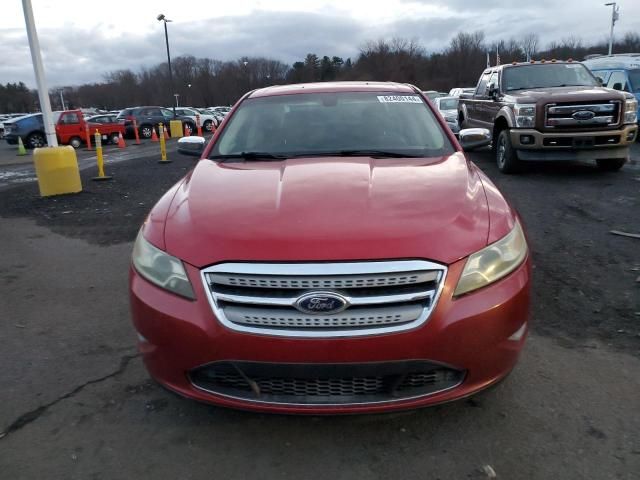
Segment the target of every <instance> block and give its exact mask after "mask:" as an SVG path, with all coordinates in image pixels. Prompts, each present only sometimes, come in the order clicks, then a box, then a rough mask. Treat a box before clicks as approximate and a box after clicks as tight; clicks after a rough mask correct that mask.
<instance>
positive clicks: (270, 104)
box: [210, 92, 454, 157]
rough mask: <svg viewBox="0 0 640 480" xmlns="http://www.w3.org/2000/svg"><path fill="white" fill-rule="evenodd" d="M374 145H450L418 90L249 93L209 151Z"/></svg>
mask: <svg viewBox="0 0 640 480" xmlns="http://www.w3.org/2000/svg"><path fill="white" fill-rule="evenodd" d="M374 150H375V151H386V152H389V153H393V154H397V155H398V156H403V155H402V154H404V156H416V157H424V156H442V155H448V154H451V153H453V151H454V149H453V147H452V145H451V143H450V142H449V140H448V138H447V137H446V135H445V133H444V132H443V130H442V129H441V127H440V124H439V123H438V122H437V120H436V119H435V117H434V115H433V114H432V112H431V110H430V109H429V108H428V107H427V105H426V104H425V103H424V102H423V101H422V99H421V98H420V96H419V95H400V96H398V95H395V96H394V95H388V93H385V92H379V93H378V92H366V93H365V92H342V93H309V94H295V95H278V96H272V97H263V98H249V99H247V100H245V101H244V102H242V104H241V105H240V107H239V108H238V110H237V111H236V113H235V114H234V115H233V117H232V118H231V121H230V123H229V125H228V126H227V127H226V128H225V129H224V130H223V132H222V133H221V136H220V139H219V140H218V142H217V143H216V145H215V148H214V149H213V151H212V153H211V156H210V157H219V156H226V155H241V154H244V153H247V152H260V153H266V154H272V155H278V156H286V157H291V156H296V155H301V156H303V155H310V156H311V155H313V154H317V155H323V154H324V155H331V154H336V155H338V154H341V153H345V154H347V152H350V153H353V152H355V151H374ZM363 155H365V153H363Z"/></svg>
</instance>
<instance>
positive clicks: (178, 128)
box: [169, 120, 182, 138]
mask: <svg viewBox="0 0 640 480" xmlns="http://www.w3.org/2000/svg"><path fill="white" fill-rule="evenodd" d="M169 129H170V130H171V132H170V133H171V138H180V137H181V136H182V122H181V121H180V120H171V121H170V122H169Z"/></svg>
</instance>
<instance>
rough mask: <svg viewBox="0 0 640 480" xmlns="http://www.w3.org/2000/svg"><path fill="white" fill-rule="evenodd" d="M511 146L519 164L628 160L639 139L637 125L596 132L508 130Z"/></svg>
mask: <svg viewBox="0 0 640 480" xmlns="http://www.w3.org/2000/svg"><path fill="white" fill-rule="evenodd" d="M509 133H510V137H511V145H512V146H513V148H514V149H515V150H516V151H517V154H518V158H519V159H520V160H533V161H547V160H551V161H553V160H598V159H613V158H628V157H629V147H630V145H632V144H633V142H635V140H636V137H637V136H638V126H637V125H635V124H634V125H624V126H623V127H622V128H620V129H617V130H603V131H598V132H544V133H543V132H540V131H538V130H533V129H524V128H522V129H520V128H516V129H511V130H510V132H509Z"/></svg>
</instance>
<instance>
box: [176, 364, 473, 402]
mask: <svg viewBox="0 0 640 480" xmlns="http://www.w3.org/2000/svg"><path fill="white" fill-rule="evenodd" d="M189 378H190V380H191V383H192V384H193V385H195V386H196V387H197V388H199V389H201V390H205V391H207V392H211V393H216V394H220V395H224V396H229V397H233V398H240V399H244V400H251V401H258V402H265V403H282V404H299V405H327V404H336V405H345V404H355V403H376V402H385V401H397V400H402V399H406V398H414V397H420V396H425V395H432V394H434V393H436V392H441V391H443V390H447V389H450V388H453V387H455V386H457V385H459V384H460V383H461V382H462V380H463V379H464V372H463V371H460V370H456V369H454V368H450V367H447V366H443V365H439V364H435V363H431V362H428V361H422V360H412V361H399V362H384V363H383V362H375V363H363V364H317V363H314V364H299V363H296V364H286V363H282V364H281V363H259V362H216V363H212V364H208V365H205V366H202V367H199V368H196V369H194V370H192V371H191V372H190V373H189Z"/></svg>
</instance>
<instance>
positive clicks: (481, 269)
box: [453, 222, 527, 296]
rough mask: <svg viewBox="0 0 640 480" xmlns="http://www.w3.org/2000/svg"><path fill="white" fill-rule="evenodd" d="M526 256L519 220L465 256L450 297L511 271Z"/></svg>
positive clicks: (497, 278)
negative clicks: (492, 240)
mask: <svg viewBox="0 0 640 480" xmlns="http://www.w3.org/2000/svg"><path fill="white" fill-rule="evenodd" d="M526 256H527V241H526V240H525V238H524V233H523V232H522V227H520V223H519V222H516V225H515V227H513V230H511V232H509V233H508V234H507V235H506V236H505V237H503V238H501V239H500V240H498V241H497V242H495V243H492V244H491V245H489V246H487V247H485V248H483V249H482V250H480V251H478V252H476V253H474V254H472V255H470V256H469V258H467V263H466V264H465V266H464V270H463V271H462V275H461V276H460V280H458V286H457V287H456V290H455V292H454V293H453V295H454V296H458V295H463V294H465V293H469V292H471V291H473V290H477V289H478V288H482V287H484V286H486V285H489V284H491V283H493V282H495V281H497V280H500V279H501V278H503V277H505V276H507V275H508V274H510V273H511V272H513V271H514V270H515V269H516V268H518V267H519V266H520V264H522V262H523V261H524V259H525V257H526Z"/></svg>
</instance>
